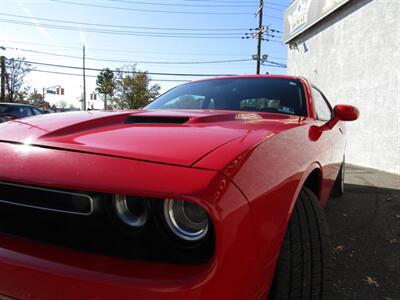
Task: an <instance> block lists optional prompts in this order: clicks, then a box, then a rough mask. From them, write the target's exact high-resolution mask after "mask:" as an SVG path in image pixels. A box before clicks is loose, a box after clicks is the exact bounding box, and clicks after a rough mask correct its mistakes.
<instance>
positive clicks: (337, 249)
mask: <svg viewBox="0 0 400 300" xmlns="http://www.w3.org/2000/svg"><path fill="white" fill-rule="evenodd" d="M346 176H347V177H346V185H345V194H344V196H342V197H339V198H332V199H331V200H330V202H329V204H328V206H327V208H326V216H327V220H328V223H329V226H330V230H331V233H332V246H333V252H334V262H335V266H336V268H335V269H336V270H335V271H336V272H335V273H336V274H335V290H336V292H337V294H336V297H335V299H338V300H340V299H366V300H367V299H384V300H399V299H400V176H396V175H394V174H390V173H385V172H380V171H377V170H372V169H367V168H361V167H356V166H348V167H347V170H346Z"/></svg>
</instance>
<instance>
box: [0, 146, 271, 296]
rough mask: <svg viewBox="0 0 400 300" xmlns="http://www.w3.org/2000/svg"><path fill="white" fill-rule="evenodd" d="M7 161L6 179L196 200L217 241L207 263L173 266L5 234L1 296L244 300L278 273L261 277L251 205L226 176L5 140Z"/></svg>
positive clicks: (0, 248)
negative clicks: (80, 250) (212, 226)
mask: <svg viewBox="0 0 400 300" xmlns="http://www.w3.org/2000/svg"><path fill="white" fill-rule="evenodd" d="M0 156H1V159H2V160H3V161H4V163H1V164H0V181H1V180H3V181H11V182H15V183H23V184H32V185H38V186H50V187H53V188H61V189H73V190H87V191H93V192H102V193H120V194H128V195H138V196H143V197H175V198H182V199H191V200H193V201H197V202H198V203H199V204H200V203H201V205H202V206H203V207H205V208H206V209H207V210H208V213H209V215H210V216H211V218H212V221H213V224H214V228H215V238H216V247H215V254H214V256H213V258H212V259H211V261H209V262H208V263H206V264H202V265H174V264H162V263H154V262H152V263H149V262H140V261H131V260H124V259H119V258H112V257H108V256H100V255H95V254H91V253H84V252H79V251H77V250H72V249H67V248H63V247H59V246H53V245H49V244H42V243H38V242H34V241H28V240H24V239H21V238H17V237H14V236H9V235H4V234H0V295H1V294H4V295H7V296H10V297H15V298H18V299H41V300H46V299H52V300H54V299H143V300H146V299H152V300H154V299H165V300H168V299H175V300H179V299H241V300H243V299H258V298H259V297H264V296H265V295H266V293H267V290H268V287H269V285H270V279H271V278H272V275H271V276H270V277H271V278H262V277H263V276H264V277H265V269H264V270H260V259H259V252H258V251H257V246H256V242H255V239H254V231H253V228H252V225H253V224H252V221H251V216H250V211H249V206H248V202H247V200H246V199H245V197H244V196H243V195H242V194H241V192H240V191H239V190H238V189H237V188H236V187H235V185H234V184H232V183H231V182H230V181H229V180H228V179H227V178H226V177H225V176H223V175H221V174H219V173H217V172H215V171H211V170H201V169H194V168H185V167H178V166H170V165H164V164H155V163H149V162H143V161H135V160H128V159H122V158H116V157H111V156H101V155H91V154H84V153H79V152H70V151H60V150H53V149H42V148H35V147H31V146H26V145H14V144H8V143H0ZM15 217H16V218H18V216H15ZM270 273H271V274H272V270H271V272H270ZM262 274H264V275H262Z"/></svg>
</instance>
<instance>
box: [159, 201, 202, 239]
mask: <svg viewBox="0 0 400 300" xmlns="http://www.w3.org/2000/svg"><path fill="white" fill-rule="evenodd" d="M163 213H164V218H165V220H166V222H167V224H168V227H169V229H170V230H171V231H172V232H173V233H174V234H175V235H177V236H178V237H179V238H181V239H184V240H186V241H198V240H201V239H202V238H204V237H205V236H206V235H207V232H208V227H209V220H208V215H207V212H206V211H205V210H204V209H202V208H201V207H200V206H198V205H196V204H194V203H191V202H188V201H181V200H172V199H165V200H164V208H163Z"/></svg>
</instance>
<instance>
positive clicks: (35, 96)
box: [26, 89, 43, 107]
mask: <svg viewBox="0 0 400 300" xmlns="http://www.w3.org/2000/svg"><path fill="white" fill-rule="evenodd" d="M42 100H43V95H42V94H40V93H38V90H37V89H33V92H31V93H29V95H28V96H27V98H26V101H27V102H28V103H29V104H31V105H34V106H37V107H40V106H42Z"/></svg>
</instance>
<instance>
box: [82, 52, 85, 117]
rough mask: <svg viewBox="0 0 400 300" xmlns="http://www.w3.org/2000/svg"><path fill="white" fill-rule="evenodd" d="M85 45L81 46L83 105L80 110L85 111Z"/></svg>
mask: <svg viewBox="0 0 400 300" xmlns="http://www.w3.org/2000/svg"><path fill="white" fill-rule="evenodd" d="M85 55H86V53H85V45H83V57H82V58H83V99H82V101H83V103H82V110H86V66H85Z"/></svg>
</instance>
